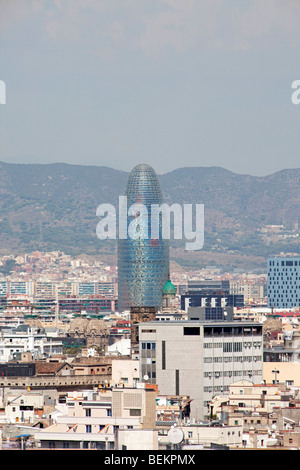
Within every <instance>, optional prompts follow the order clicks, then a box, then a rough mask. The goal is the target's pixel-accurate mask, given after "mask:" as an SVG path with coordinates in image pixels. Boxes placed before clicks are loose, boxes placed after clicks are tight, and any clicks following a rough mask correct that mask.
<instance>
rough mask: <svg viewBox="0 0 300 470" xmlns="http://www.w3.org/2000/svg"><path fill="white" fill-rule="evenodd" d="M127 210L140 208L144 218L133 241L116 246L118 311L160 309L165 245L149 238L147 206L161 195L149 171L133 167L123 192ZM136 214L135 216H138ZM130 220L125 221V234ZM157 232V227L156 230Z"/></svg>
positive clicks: (166, 268)
mask: <svg viewBox="0 0 300 470" xmlns="http://www.w3.org/2000/svg"><path fill="white" fill-rule="evenodd" d="M125 196H127V210H128V208H130V206H132V205H133V204H143V206H144V207H146V209H147V213H148V217H147V218H142V217H140V218H139V224H137V225H136V233H137V234H138V235H137V236H136V237H135V238H132V237H130V236H127V238H126V239H120V238H119V242H118V309H119V311H124V310H128V309H130V308H131V307H158V308H159V307H160V306H161V304H162V289H163V286H164V285H165V283H166V281H167V280H168V274H169V241H168V240H164V239H163V238H162V236H161V230H159V237H158V238H156V239H152V238H151V205H152V204H159V205H160V204H162V202H163V198H162V192H161V188H160V184H159V181H158V178H157V175H156V173H155V171H154V170H153V168H151V167H150V166H149V165H146V164H140V165H137V166H136V167H135V168H133V170H132V171H131V173H130V175H129V178H128V181H127V186H126V190H125ZM139 214H140V213H138V214H136V215H139ZM132 221H134V216H132V217H127V232H128V229H129V225H130V224H131V222H132ZM160 228H161V227H160Z"/></svg>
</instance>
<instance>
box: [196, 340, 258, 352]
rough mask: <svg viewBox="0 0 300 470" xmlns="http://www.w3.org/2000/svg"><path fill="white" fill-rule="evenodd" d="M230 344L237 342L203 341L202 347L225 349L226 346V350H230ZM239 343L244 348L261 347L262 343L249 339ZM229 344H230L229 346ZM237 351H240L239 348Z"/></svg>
mask: <svg viewBox="0 0 300 470" xmlns="http://www.w3.org/2000/svg"><path fill="white" fill-rule="evenodd" d="M232 344H237V343H221V342H217V343H204V349H212V348H214V349H215V348H216V349H218V348H221V349H223V350H224V352H226V351H225V349H227V348H228V350H229V349H230V348H231V349H230V351H232ZM239 344H242V345H243V348H244V349H246V348H251V347H253V348H255V349H256V348H261V347H262V343H261V342H260V341H253V343H252V342H250V341H244V343H239ZM229 345H231V346H229ZM239 351H241V349H239Z"/></svg>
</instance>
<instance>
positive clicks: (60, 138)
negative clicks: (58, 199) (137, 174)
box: [0, 0, 300, 175]
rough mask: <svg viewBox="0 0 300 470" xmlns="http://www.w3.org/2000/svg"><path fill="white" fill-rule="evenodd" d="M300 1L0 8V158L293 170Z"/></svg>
mask: <svg viewBox="0 0 300 470" xmlns="http://www.w3.org/2000/svg"><path fill="white" fill-rule="evenodd" d="M299 59H300V1H299V0H284V1H283V0H0V79H1V80H3V81H4V82H5V84H6V104H1V105H0V160H1V161H7V162H14V163H37V162H40V163H52V162H66V163H74V164H84V165H107V166H111V167H113V168H117V169H122V170H126V171H129V170H131V168H132V167H133V166H134V165H136V164H137V163H142V162H145V163H148V164H150V165H152V166H153V167H154V168H155V170H156V171H157V172H158V173H164V172H167V171H171V170H173V169H175V168H179V167H184V166H222V167H224V168H227V169H229V170H232V171H235V172H237V173H249V174H252V175H266V174H270V173H273V172H275V171H278V170H280V169H283V168H299V167H300V158H299V156H300V152H299V143H300V105H294V104H292V101H291V94H292V89H291V84H292V82H293V81H294V80H300V61H299Z"/></svg>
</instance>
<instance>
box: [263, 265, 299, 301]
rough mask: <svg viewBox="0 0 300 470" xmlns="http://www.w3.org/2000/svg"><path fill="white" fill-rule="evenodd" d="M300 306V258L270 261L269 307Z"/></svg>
mask: <svg viewBox="0 0 300 470" xmlns="http://www.w3.org/2000/svg"><path fill="white" fill-rule="evenodd" d="M299 306H300V256H293V257H274V258H269V259H268V307H270V308H294V307H299Z"/></svg>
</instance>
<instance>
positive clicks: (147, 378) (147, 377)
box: [144, 374, 149, 382]
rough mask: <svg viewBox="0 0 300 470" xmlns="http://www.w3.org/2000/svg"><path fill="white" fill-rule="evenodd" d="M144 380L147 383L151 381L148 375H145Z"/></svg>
mask: <svg viewBox="0 0 300 470" xmlns="http://www.w3.org/2000/svg"><path fill="white" fill-rule="evenodd" d="M144 380H145V382H147V380H149V376H148V375H147V374H146V375H144Z"/></svg>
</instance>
